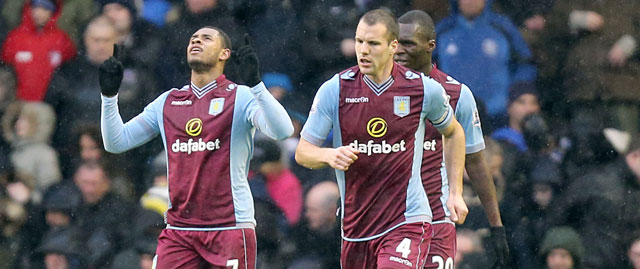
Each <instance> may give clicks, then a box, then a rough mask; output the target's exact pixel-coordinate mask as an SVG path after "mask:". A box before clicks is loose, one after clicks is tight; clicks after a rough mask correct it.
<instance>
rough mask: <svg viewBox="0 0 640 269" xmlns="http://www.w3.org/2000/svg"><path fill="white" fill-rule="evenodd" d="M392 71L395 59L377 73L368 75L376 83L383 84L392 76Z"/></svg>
mask: <svg viewBox="0 0 640 269" xmlns="http://www.w3.org/2000/svg"><path fill="white" fill-rule="evenodd" d="M391 71H393V60H392V61H389V63H387V64H386V65H385V66H384V67H383V68H382V69H380V71H378V72H376V73H375V74H371V75H367V76H368V77H369V78H370V79H371V80H373V82H375V83H376V84H382V83H384V82H385V81H387V79H389V77H390V76H391Z"/></svg>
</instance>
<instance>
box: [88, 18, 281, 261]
mask: <svg viewBox="0 0 640 269" xmlns="http://www.w3.org/2000/svg"><path fill="white" fill-rule="evenodd" d="M250 43H251V41H250V38H249V36H248V35H246V36H245V45H243V46H241V47H240V48H239V49H238V51H237V52H236V54H235V55H234V57H235V58H237V62H238V64H239V65H240V66H241V67H242V68H241V71H240V73H239V75H240V77H241V78H242V79H243V80H244V82H245V83H246V84H247V85H250V86H251V87H247V86H243V85H237V84H235V83H234V82H232V81H229V80H227V79H226V78H225V76H224V75H223V71H224V67H225V64H226V62H227V60H229V59H230V57H231V41H230V39H229V37H228V36H227V35H226V34H225V33H224V32H223V31H222V30H220V29H218V28H216V27H211V26H205V27H203V28H200V29H199V30H198V31H196V32H195V33H194V34H193V35H192V36H191V38H190V39H189V44H188V46H187V51H186V52H187V62H188V63H189V66H190V67H191V84H190V85H186V86H184V87H182V88H180V89H177V88H174V89H171V90H169V91H167V92H165V93H163V94H162V95H160V96H159V97H158V98H157V99H156V100H155V101H153V102H151V103H150V104H149V105H148V106H147V107H146V108H145V109H144V111H143V112H142V113H141V114H139V115H138V116H136V117H135V118H133V119H132V120H130V121H129V122H127V123H126V124H124V123H123V122H122V119H121V117H120V115H119V113H118V105H117V93H118V88H119V87H120V82H121V80H122V64H121V63H120V61H119V60H118V53H117V49H114V57H111V58H109V59H108V60H106V61H105V62H104V63H103V64H102V66H101V67H100V87H101V91H102V118H101V122H102V136H103V140H104V146H105V149H106V150H107V151H109V152H112V153H120V152H124V151H127V150H129V149H132V148H135V147H137V146H140V145H142V144H144V143H145V142H147V141H149V140H151V139H152V138H153V137H155V136H157V135H158V134H160V135H161V136H162V140H163V143H164V147H165V150H166V152H167V164H168V171H167V172H168V173H167V175H168V176H167V178H168V181H169V198H170V204H169V209H168V210H167V212H166V213H165V216H166V220H165V221H166V223H167V227H166V229H164V230H163V231H162V234H161V235H160V237H159V239H158V248H157V251H156V257H155V260H156V266H157V267H156V268H203V267H206V268H209V267H211V266H213V267H216V268H218V267H223V268H227V267H229V266H232V267H233V268H255V259H256V237H255V231H254V229H255V225H256V223H255V219H254V208H253V200H252V196H251V191H250V189H249V184H248V182H247V172H248V167H249V159H250V156H251V152H252V150H253V135H254V133H255V128H257V129H259V130H260V131H262V132H263V133H264V134H266V135H268V136H269V137H271V138H273V139H284V138H286V137H288V136H290V135H291V134H292V133H293V125H292V123H291V120H290V118H289V117H288V115H287V112H286V111H285V109H284V107H282V105H280V103H278V101H276V99H275V98H273V96H271V94H269V92H268V91H267V89H266V88H265V86H264V83H262V82H261V81H260V77H259V75H258V58H257V56H256V53H255V52H254V51H253V48H252V47H251V44H250Z"/></svg>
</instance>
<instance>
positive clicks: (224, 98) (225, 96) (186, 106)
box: [163, 91, 236, 139]
mask: <svg viewBox="0 0 640 269" xmlns="http://www.w3.org/2000/svg"><path fill="white" fill-rule="evenodd" d="M235 96H236V95H235V92H226V91H219V92H210V93H208V94H207V95H205V96H204V97H202V98H197V97H196V96H194V95H189V94H182V95H174V96H171V95H170V96H169V97H168V98H167V100H166V102H165V106H164V111H163V117H164V119H163V121H164V128H165V132H166V134H167V137H182V138H194V139H197V138H199V137H201V138H207V137H220V136H225V134H228V133H230V130H231V125H232V123H233V113H234V108H235V101H236V98H235Z"/></svg>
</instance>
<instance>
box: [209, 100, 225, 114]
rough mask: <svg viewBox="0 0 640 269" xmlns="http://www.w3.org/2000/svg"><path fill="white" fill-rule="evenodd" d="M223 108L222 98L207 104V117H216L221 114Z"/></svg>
mask: <svg viewBox="0 0 640 269" xmlns="http://www.w3.org/2000/svg"><path fill="white" fill-rule="evenodd" d="M223 107H224V98H215V99H213V100H211V104H209V115H213V116H216V115H218V114H220V113H221V112H222V108H223Z"/></svg>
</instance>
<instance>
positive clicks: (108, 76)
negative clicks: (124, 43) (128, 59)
mask: <svg viewBox="0 0 640 269" xmlns="http://www.w3.org/2000/svg"><path fill="white" fill-rule="evenodd" d="M121 52H122V49H121V48H120V46H119V45H117V44H113V56H111V57H109V59H107V60H106V61H104V62H103V63H102V64H101V65H100V67H99V68H98V70H99V76H98V77H99V80H100V91H101V92H102V95H104V96H108V97H111V96H115V95H116V94H118V89H120V83H122V76H123V73H124V67H123V66H122V62H120V58H121V56H120V54H121Z"/></svg>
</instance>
